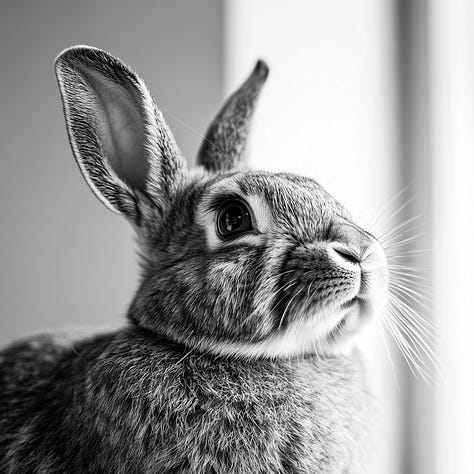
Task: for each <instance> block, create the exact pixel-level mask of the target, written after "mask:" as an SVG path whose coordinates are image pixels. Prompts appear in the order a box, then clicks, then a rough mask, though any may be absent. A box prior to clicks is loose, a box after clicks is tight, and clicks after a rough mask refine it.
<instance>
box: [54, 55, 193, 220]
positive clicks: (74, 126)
mask: <svg viewBox="0 0 474 474" xmlns="http://www.w3.org/2000/svg"><path fill="white" fill-rule="evenodd" d="M56 76H57V79H58V83H59V88H60V91H61V97H62V101H63V105H64V114H65V117H66V125H67V129H68V133H69V140H70V142H71V146H72V149H73V153H74V156H75V158H76V161H77V163H78V165H79V167H80V169H81V171H82V174H83V175H84V177H85V179H86V181H87V183H88V184H89V186H90V187H91V188H92V190H93V191H94V193H95V194H96V195H97V197H98V198H99V199H100V200H101V201H102V202H103V203H104V204H105V205H106V206H107V207H108V208H110V209H112V210H113V211H115V212H119V213H121V214H124V215H125V216H126V217H127V218H128V219H129V220H131V221H132V223H134V224H135V225H137V226H139V225H140V216H141V214H142V212H143V211H144V212H146V210H144V209H142V208H143V206H150V205H152V206H154V207H157V208H158V209H159V210H161V211H163V210H164V209H165V208H166V206H167V205H169V203H170V200H171V199H172V196H173V194H174V193H175V192H176V190H177V188H178V187H179V185H180V182H181V180H182V178H183V173H184V160H183V159H182V157H181V154H180V152H179V149H178V147H177V146H176V143H175V141H174V138H173V135H172V134H171V132H170V130H169V129H168V126H167V125H166V123H165V121H164V119H163V116H162V114H161V112H160V111H159V110H158V108H157V107H156V105H155V103H154V101H153V98H152V96H151V94H150V92H149V91H148V89H147V88H146V86H145V84H144V83H143V81H142V80H141V79H140V78H139V77H138V76H137V75H136V74H135V73H134V72H133V71H132V70H131V69H129V68H128V67H127V66H125V65H124V64H123V63H122V62H121V61H120V60H119V59H117V58H115V57H113V56H111V55H110V54H108V53H106V52H104V51H101V50H99V49H96V48H91V47H87V46H77V47H73V48H70V49H67V50H66V51H64V52H63V53H61V54H60V55H59V56H58V58H57V59H56ZM150 201H151V203H150Z"/></svg>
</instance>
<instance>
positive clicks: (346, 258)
mask: <svg viewBox="0 0 474 474" xmlns="http://www.w3.org/2000/svg"><path fill="white" fill-rule="evenodd" d="M331 254H332V257H331V258H332V260H334V262H336V263H337V264H338V265H340V266H342V267H345V268H347V269H348V270H354V267H360V263H361V258H360V252H359V250H358V249H357V248H354V247H351V246H349V245H346V244H343V243H341V242H332V243H331V244H330V250H329V255H331Z"/></svg>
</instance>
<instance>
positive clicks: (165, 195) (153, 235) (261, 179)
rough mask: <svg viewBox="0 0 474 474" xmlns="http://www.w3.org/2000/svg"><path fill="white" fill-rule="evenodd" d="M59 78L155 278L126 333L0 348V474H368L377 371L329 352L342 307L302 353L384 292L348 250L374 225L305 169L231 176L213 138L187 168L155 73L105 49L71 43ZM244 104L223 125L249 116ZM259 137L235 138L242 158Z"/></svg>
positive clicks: (143, 286) (86, 155)
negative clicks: (237, 204) (131, 120)
mask: <svg viewBox="0 0 474 474" xmlns="http://www.w3.org/2000/svg"><path fill="white" fill-rule="evenodd" d="M90 71H93V73H91V72H90ZM57 73H58V80H59V83H60V88H61V93H62V98H63V101H64V103H65V113H66V122H67V125H68V131H69V135H70V138H71V143H72V147H73V151H74V154H75V157H76V160H77V161H78V163H79V165H80V167H81V171H82V172H83V174H84V175H85V177H86V180H87V182H88V183H89V184H90V185H91V187H92V188H93V191H94V192H95V193H96V194H98V195H99V198H100V199H101V200H102V201H103V202H105V203H106V205H107V206H108V207H109V208H112V209H113V210H114V211H116V212H119V213H121V214H123V215H124V216H125V217H127V218H128V219H129V220H130V221H131V222H132V224H133V225H134V228H135V229H136V231H137V235H138V244H139V252H140V258H141V265H142V278H141V282H140V285H139V288H138V290H137V292H136V294H135V297H134V298H133V301H132V302H131V304H130V307H129V309H128V323H127V325H126V327H124V328H123V329H122V330H120V331H117V332H116V333H113V334H106V335H102V336H97V337H95V338H91V339H85V340H82V341H79V342H76V343H69V344H65V343H64V342H63V341H62V342H58V341H56V340H54V338H52V337H50V336H38V337H36V338H32V339H28V340H25V341H21V342H18V343H15V344H13V345H12V346H10V347H7V348H6V349H4V350H3V351H2V352H0V472H6V473H26V472H40V473H65V472H74V473H76V472H94V473H96V472H100V473H160V474H161V473H170V474H171V473H182V474H184V473H186V474H212V473H215V474H217V473H219V474H220V473H223V474H227V473H228V474H231V473H233V474H250V473H260V474H264V473H282V474H283V473H295V474H296V473H301V474H303V473H305V474H306V473H308V474H309V473H348V472H350V473H359V472H365V469H366V455H367V448H368V446H369V438H370V436H369V432H370V424H371V423H370V412H371V410H372V403H371V397H370V395H369V394H368V391H367V388H366V382H365V377H364V370H363V367H362V364H361V361H360V359H359V356H358V354H357V351H355V350H352V351H350V352H349V353H348V355H341V354H340V353H338V352H337V351H334V352H331V351H330V348H331V347H332V344H333V342H334V340H336V339H338V338H342V337H343V336H344V337H346V335H347V334H349V333H348V329H347V328H346V327H345V325H346V326H347V324H346V323H345V322H346V319H347V318H346V317H344V318H340V319H338V321H337V324H335V323H331V324H332V326H331V331H330V332H328V333H327V334H326V335H325V336H324V337H323V336H321V338H320V339H321V340H319V339H318V340H317V341H316V340H314V341H313V340H311V339H309V343H308V341H306V342H305V343H304V344H303V343H302V344H301V346H298V345H297V346H296V347H295V346H294V343H295V342H294V341H295V340H296V342H298V337H300V336H298V337H296V336H294V335H295V334H303V335H305V332H306V330H305V328H306V327H307V325H308V324H313V325H316V326H318V325H319V324H321V325H324V324H327V321H326V320H325V316H324V315H325V314H326V313H328V312H329V313H331V312H332V311H333V308H335V307H336V306H337V307H338V308H339V307H340V306H341V302H344V301H349V300H352V299H353V296H354V292H357V291H359V290H358V288H360V291H361V292H364V291H366V290H367V289H370V288H372V287H374V285H375V283H377V281H378V279H379V278H378V276H379V273H374V272H373V271H372V270H371V271H362V273H361V272H360V271H359V270H357V271H356V269H355V267H354V265H353V263H352V262H351V258H352V257H351V255H348V254H347V252H348V251H349V250H347V249H350V252H357V251H360V252H363V251H364V252H365V250H364V249H369V248H370V249H372V247H373V245H375V241H374V239H373V237H372V236H370V234H367V233H366V232H365V231H363V230H362V229H360V228H358V227H357V226H356V225H355V224H353V223H352V222H351V220H350V216H349V214H348V213H347V211H346V210H345V209H344V208H343V207H342V206H341V205H340V204H339V203H337V202H336V201H335V200H334V199H333V198H332V197H331V196H330V195H329V194H328V193H327V192H326V191H325V190H324V189H323V188H322V187H321V186H320V185H319V184H317V183H316V182H315V181H314V180H311V179H309V178H304V177H299V176H294V175H291V174H286V173H280V174H275V173H267V172H259V171H233V170H229V169H228V162H227V161H226V158H225V157H224V156H223V155H222V154H219V153H218V154H215V151H213V150H211V149H208V148H206V146H204V147H203V148H202V149H201V157H200V163H201V165H203V166H201V167H198V168H196V169H195V170H193V171H190V172H186V170H185V167H184V164H183V162H182V159H181V157H180V155H179V151H178V149H177V147H176V146H175V145H174V139H173V137H172V135H171V132H170V131H169V130H168V128H167V126H166V124H165V123H164V121H163V119H162V116H161V114H160V113H159V112H158V109H157V108H156V106H155V105H154V102H151V103H150V102H148V98H147V97H151V96H150V95H149V93H148V91H147V90H146V88H145V86H144V84H143V83H142V82H141V80H140V79H138V77H137V76H136V75H135V74H134V73H132V72H131V70H130V69H129V68H127V67H126V66H124V65H123V64H122V63H121V62H119V60H117V59H116V58H113V57H111V56H110V55H108V54H107V53H105V52H102V51H99V50H96V49H90V48H87V47H80V48H72V49H69V50H67V51H66V52H64V53H63V54H62V55H61V56H60V57H59V58H58V60H57ZM91 74H94V77H93V78H91V77H90V75H91ZM254 74H255V73H254ZM257 75H259V78H258V81H260V82H261V81H262V78H263V76H262V75H261V72H258V71H257ZM265 76H266V74H265ZM252 81H254V79H251V83H252ZM258 81H257V82H258ZM260 82H259V85H258V88H259V87H260V86H261V84H260ZM104 84H106V87H105V89H104ZM245 87H249V86H244V88H245ZM98 88H100V89H101V90H98ZM258 88H257V89H258ZM257 89H256V88H255V87H254V86H253V85H252V90H254V91H257ZM116 91H120V93H121V94H125V95H127V97H128V99H129V100H128V101H127V102H126V103H124V101H122V100H121V99H119V100H118V103H119V108H120V107H123V108H124V109H125V110H122V111H120V110H119V111H118V112H117V111H114V113H119V114H121V113H122V112H123V114H122V115H120V116H119V118H118V120H119V121H120V120H122V119H123V117H135V118H137V119H139V120H143V122H142V123H140V124H135V125H134V126H132V127H130V129H129V130H128V131H127V133H131V134H132V136H130V137H127V140H128V141H127V144H133V146H135V147H136V150H137V153H136V160H137V165H136V166H137V169H138V171H136V170H134V169H133V162H132V163H123V160H122V163H120V160H118V159H117V156H115V155H114V151H113V150H114V148H113V147H112V146H111V143H112V142H113V141H114V140H115V139H116V137H114V133H117V131H114V127H113V124H112V125H111V128H110V130H107V131H106V132H104V129H103V126H104V123H105V124H107V121H108V120H109V118H108V116H107V113H108V112H107V107H109V106H110V105H109V104H104V103H103V101H107V100H112V98H113V97H115V92H116ZM239 94H240V92H238V93H237V97H240V95H239ZM246 94H247V93H245V94H244V96H245V97H247V95H246ZM97 97H99V98H100V101H102V103H101V104H99V103H98V102H97ZM234 97H235V96H234ZM113 100H116V98H115V99H113ZM124 100H125V99H124ZM233 100H237V102H239V101H240V99H239V98H238V99H231V102H232V101H233ZM244 102H245V101H244ZM251 102H252V104H251V105H249V107H250V108H252V107H253V99H252V101H251ZM144 103H146V107H147V110H148V112H150V110H151V111H152V114H151V115H150V114H149V113H148V112H146V111H144V110H145V109H144V108H143V107H144V105H143V104H144ZM245 103H246V104H248V103H247V102H245ZM130 107H132V109H130ZM133 107H136V109H135V110H134V109H133ZM232 107H234V106H232ZM232 107H231V108H230V109H229V108H227V106H225V107H224V110H226V112H224V113H223V114H221V115H220V119H219V118H217V119H216V120H217V122H215V124H214V125H215V126H216V127H217V128H216V129H219V121H223V122H224V125H223V127H224V128H226V127H228V126H230V125H229V123H230V122H229V120H231V117H230V116H229V114H230V113H231V112H229V110H233V112H232V113H237V114H240V112H237V111H236V109H235V108H234V109H233V108H232ZM99 109H100V110H99ZM104 110H105V112H104ZM248 110H250V109H247V108H246V109H245V113H244V114H243V115H242V116H240V117H239V118H238V119H236V122H235V123H237V124H241V123H242V117H245V120H244V121H247V119H248V117H249V114H248ZM100 114H102V115H100ZM99 115H100V116H99ZM151 117H154V120H155V122H154V123H153V124H152V123H150V122H149V121H150V120H151ZM99 122H100V124H99ZM214 125H213V126H214ZM246 126H247V125H245V126H244V128H245V127H246ZM101 127H102V128H101ZM104 133H105V134H108V133H110V134H111V135H110V136H106V135H104ZM246 133H247V132H246V131H245V132H242V133H241V132H240V131H239V132H236V135H235V136H236V137H237V138H236V142H235V143H234V144H233V145H232V148H229V149H228V150H227V152H230V153H235V157H236V159H235V160H232V163H233V164H235V165H236V164H237V163H238V159H239V156H240V153H241V150H242V148H241V147H242V144H243V143H244V142H245V135H246ZM210 136H213V137H214V138H216V136H215V135H212V134H211V135H210ZM151 138H153V140H151ZM206 143H207V142H206ZM119 146H120V144H119ZM206 149H207V150H208V153H209V156H208V158H206V157H205V156H204V155H203V153H207V152H205V151H203V150H206ZM119 151H120V150H119ZM121 152H122V155H121V158H125V159H130V158H131V157H132V155H131V154H128V153H127V148H126V147H125V148H123V150H122V151H121ZM144 160H145V161H144ZM229 198H237V199H240V200H242V201H244V202H247V204H248V205H249V208H250V209H251V212H252V219H253V220H254V221H255V222H254V223H255V226H254V228H253V230H252V232H250V233H248V234H245V235H242V236H239V237H237V238H235V239H233V240H230V241H223V240H222V239H220V238H218V237H217V236H216V227H215V218H216V214H217V213H218V211H217V208H218V206H219V202H220V201H222V200H224V201H225V200H226V199H229ZM336 245H339V246H341V245H344V247H343V248H344V249H346V250H344V252H346V253H345V254H344V253H341V252H338V250H337V249H338V247H336ZM357 249H358V250H357ZM371 251H372V250H371ZM372 253H374V254H375V253H376V252H374V251H372ZM354 258H355V257H354ZM357 258H362V257H361V256H357ZM375 286H376V285H375ZM367 291H368V290H367ZM342 307H344V304H342ZM334 311H335V310H334ZM344 311H345V309H344ZM329 313H328V314H329ZM331 314H332V313H331ZM344 314H345V313H344ZM318 318H319V319H318ZM298 331H300V332H298ZM346 333H347V334H346ZM351 334H352V333H351ZM295 337H296V339H295ZM305 337H306V336H305ZM318 337H319V336H318ZM323 340H324V344H326V345H321V343H322V341H323ZM279 341H283V342H282V346H281V353H280V352H278V351H279V350H280V349H279V347H280V346H279ZM292 344H293V345H292ZM308 344H309V345H308ZM275 347H276V351H277V353H274V352H271V351H275ZM284 350H285V351H287V352H284Z"/></svg>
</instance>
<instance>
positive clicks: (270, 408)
mask: <svg viewBox="0 0 474 474" xmlns="http://www.w3.org/2000/svg"><path fill="white" fill-rule="evenodd" d="M86 384H87V391H86V392H85V397H86V399H85V403H86V409H85V413H87V414H89V415H90V416H91V419H90V420H88V422H87V423H89V424H90V426H89V428H93V429H94V430H95V436H96V438H97V440H98V441H99V445H100V446H101V448H100V450H101V451H103V452H107V453H109V452H114V453H119V454H118V455H117V456H116V457H115V458H113V459H109V460H108V461H107V464H108V465H109V466H110V465H111V463H112V462H113V463H116V467H115V469H118V470H120V469H123V468H124V466H127V467H126V468H125V469H124V471H123V472H135V471H136V472H157V473H161V472H163V473H164V472H170V473H171V472H173V473H174V472H176V473H178V472H182V473H203V474H204V473H235V474H238V473H280V472H281V473H283V472H285V473H314V472H345V469H346V468H347V466H355V465H356V464H357V463H358V462H359V460H360V451H361V446H363V439H364V437H365V436H366V433H367V428H368V427H367V421H366V413H367V410H368V397H367V393H366V389H365V383H364V380H363V376H362V373H361V367H360V361H359V359H358V358H357V357H355V356H354V358H338V359H327V360H321V359H317V358H314V357H307V358H301V359H299V360H297V359H294V360H265V359H261V360H252V361H248V360H235V359H234V360H233V359H230V358H220V357H216V356H211V355H209V354H203V353H198V352H194V351H192V350H187V349H186V348H184V347H182V346H177V345H174V344H173V343H169V342H163V341H160V340H156V341H155V340H153V338H150V337H148V336H146V335H143V334H139V333H134V332H133V331H132V332H127V333H125V334H122V335H120V334H119V335H118V336H117V337H115V338H114V340H113V341H111V343H110V344H109V346H108V347H107V348H106V349H105V350H104V351H103V352H102V354H101V355H100V356H99V357H98V358H97V359H96V361H95V363H94V364H93V365H92V366H91V370H90V373H89V374H88V377H87V382H86ZM81 417H84V413H83V414H82V415H81ZM85 418H88V417H85ZM85 428H86V427H85ZM99 458H102V459H107V458H108V456H105V455H102V456H99ZM113 472H118V471H113ZM349 472H356V471H355V470H352V469H351V470H350V471H349Z"/></svg>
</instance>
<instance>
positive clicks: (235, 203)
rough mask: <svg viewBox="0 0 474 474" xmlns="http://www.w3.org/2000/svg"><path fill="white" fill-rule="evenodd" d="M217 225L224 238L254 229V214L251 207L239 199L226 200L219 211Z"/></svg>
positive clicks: (218, 231)
mask: <svg viewBox="0 0 474 474" xmlns="http://www.w3.org/2000/svg"><path fill="white" fill-rule="evenodd" d="M216 227H217V233H218V235H219V236H220V237H223V238H229V237H234V236H237V235H240V234H243V233H245V232H249V231H252V230H253V225H252V216H251V214H250V211H249V208H248V207H247V205H246V204H245V203H244V202H242V201H240V200H238V199H231V200H227V201H225V202H224V203H223V204H222V205H221V206H220V208H219V211H218V213H217V220H216Z"/></svg>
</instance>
